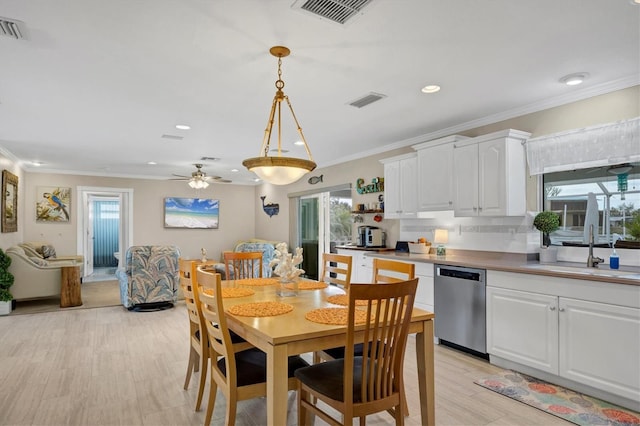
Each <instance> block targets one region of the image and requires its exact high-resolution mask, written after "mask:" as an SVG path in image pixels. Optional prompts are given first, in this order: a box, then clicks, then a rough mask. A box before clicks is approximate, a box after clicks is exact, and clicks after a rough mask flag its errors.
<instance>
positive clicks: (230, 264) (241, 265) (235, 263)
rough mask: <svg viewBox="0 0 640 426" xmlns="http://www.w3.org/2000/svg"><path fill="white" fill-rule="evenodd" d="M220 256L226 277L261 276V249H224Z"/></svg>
mask: <svg viewBox="0 0 640 426" xmlns="http://www.w3.org/2000/svg"><path fill="white" fill-rule="evenodd" d="M222 257H223V259H224V269H225V272H226V274H227V275H226V276H227V279H230V277H233V278H234V279H244V278H262V252H261V251H255V252H254V251H248V252H236V251H225V252H224V253H222Z"/></svg>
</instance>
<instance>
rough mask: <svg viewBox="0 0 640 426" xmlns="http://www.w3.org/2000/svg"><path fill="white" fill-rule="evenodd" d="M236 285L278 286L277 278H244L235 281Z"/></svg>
mask: <svg viewBox="0 0 640 426" xmlns="http://www.w3.org/2000/svg"><path fill="white" fill-rule="evenodd" d="M234 282H235V284H236V285H248V286H256V287H258V286H262V285H274V284H278V282H279V281H278V279H277V278H244V279H241V280H235V281H234Z"/></svg>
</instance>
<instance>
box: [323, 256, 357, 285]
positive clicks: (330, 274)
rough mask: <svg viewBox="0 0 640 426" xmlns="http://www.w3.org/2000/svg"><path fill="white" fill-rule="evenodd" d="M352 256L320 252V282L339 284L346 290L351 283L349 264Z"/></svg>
mask: <svg viewBox="0 0 640 426" xmlns="http://www.w3.org/2000/svg"><path fill="white" fill-rule="evenodd" d="M352 261H353V258H352V257H351V256H347V255H345V254H335V253H322V272H321V273H320V282H326V283H328V284H333V285H337V286H340V287H342V288H344V289H345V291H346V290H348V289H349V284H351V265H352Z"/></svg>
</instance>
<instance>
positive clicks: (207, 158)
mask: <svg viewBox="0 0 640 426" xmlns="http://www.w3.org/2000/svg"><path fill="white" fill-rule="evenodd" d="M200 161H220V158H218V157H201V158H200Z"/></svg>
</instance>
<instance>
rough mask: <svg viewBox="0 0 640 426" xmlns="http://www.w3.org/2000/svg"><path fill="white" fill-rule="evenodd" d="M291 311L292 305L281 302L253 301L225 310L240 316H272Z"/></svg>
mask: <svg viewBox="0 0 640 426" xmlns="http://www.w3.org/2000/svg"><path fill="white" fill-rule="evenodd" d="M291 311H293V306H292V305H289V304H288V303H282V302H254V303H244V304H242V305H235V306H232V307H230V308H229V310H228V311H227V312H229V313H230V314H233V315H238V316H241V317H273V316H276V315H282V314H286V313H287V312H291Z"/></svg>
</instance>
